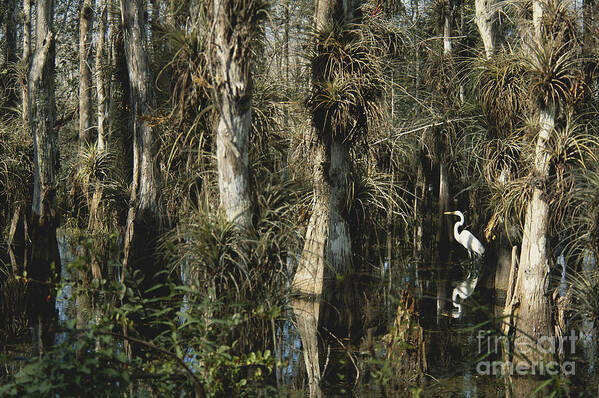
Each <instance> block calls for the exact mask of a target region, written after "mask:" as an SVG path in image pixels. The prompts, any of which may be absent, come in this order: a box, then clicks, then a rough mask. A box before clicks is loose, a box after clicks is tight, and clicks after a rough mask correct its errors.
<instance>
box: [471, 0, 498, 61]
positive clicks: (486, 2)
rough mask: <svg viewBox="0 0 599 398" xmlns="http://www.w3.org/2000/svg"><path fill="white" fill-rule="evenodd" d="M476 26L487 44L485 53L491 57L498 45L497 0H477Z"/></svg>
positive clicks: (488, 57) (475, 3) (485, 44)
mask: <svg viewBox="0 0 599 398" xmlns="http://www.w3.org/2000/svg"><path fill="white" fill-rule="evenodd" d="M474 6H475V12H476V17H475V21H476V26H477V27H478V31H479V33H480V37H481V38H482V40H483V45H484V46H485V54H486V56H487V59H490V58H491V57H492V56H493V54H495V51H496V46H497V10H496V9H495V7H496V5H495V0H475V2H474Z"/></svg>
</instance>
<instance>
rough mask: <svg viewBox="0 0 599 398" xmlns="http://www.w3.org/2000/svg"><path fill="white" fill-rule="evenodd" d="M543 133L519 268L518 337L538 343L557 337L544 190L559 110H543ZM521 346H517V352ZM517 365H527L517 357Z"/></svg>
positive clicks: (539, 356)
mask: <svg viewBox="0 0 599 398" xmlns="http://www.w3.org/2000/svg"><path fill="white" fill-rule="evenodd" d="M538 117H539V134H538V136H537V139H536V140H537V141H536V145H535V161H534V169H533V170H534V174H535V177H536V178H538V180H539V181H538V184H536V186H535V187H534V188H533V192H532V199H531V200H530V202H529V203H528V205H527V209H526V218H525V224H524V231H523V234H522V250H521V253H520V266H519V268H518V286H517V288H516V291H517V293H518V301H519V303H520V306H519V309H518V311H517V321H516V338H517V339H519V340H520V341H529V342H530V341H531V340H530V339H533V340H532V343H533V344H536V342H537V341H538V339H539V338H541V337H545V336H548V337H551V336H553V328H552V327H551V302H550V297H549V294H548V291H549V275H550V268H549V259H548V256H549V249H548V247H547V228H548V223H549V204H548V203H547V199H546V196H545V193H544V190H543V186H544V185H545V184H544V183H545V181H546V180H547V177H548V175H549V157H550V155H549V153H548V151H547V141H548V140H549V137H550V135H551V134H552V132H553V128H554V125H555V107H554V106H552V105H550V106H546V107H545V106H544V107H541V108H540V109H539V115H538ZM517 349H518V347H516V350H517ZM526 357H527V359H528V360H530V361H531V362H532V363H537V364H538V363H539V362H541V361H545V363H547V362H548V361H550V360H551V359H550V358H551V354H549V355H548V354H546V353H542V352H537V350H530V352H527V353H526ZM514 362H515V363H520V362H526V361H525V360H523V359H522V358H516V357H515V358H514Z"/></svg>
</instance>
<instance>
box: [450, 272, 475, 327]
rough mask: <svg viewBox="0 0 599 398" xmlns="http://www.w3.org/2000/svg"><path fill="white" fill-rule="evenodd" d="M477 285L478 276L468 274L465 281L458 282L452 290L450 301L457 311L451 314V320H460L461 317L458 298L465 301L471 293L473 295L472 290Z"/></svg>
mask: <svg viewBox="0 0 599 398" xmlns="http://www.w3.org/2000/svg"><path fill="white" fill-rule="evenodd" d="M477 283H478V274H477V275H475V276H474V275H472V274H468V276H467V277H466V279H465V280H463V281H462V282H460V283H459V284H458V285H457V286H456V287H455V288H454V289H453V293H452V294H451V301H452V302H453V306H454V307H456V308H457V309H458V310H457V312H452V313H451V316H452V317H453V318H460V317H461V316H462V304H458V302H457V300H458V297H460V298H461V299H462V300H466V299H467V298H468V297H470V296H472V293H474V289H475V288H476V284H477Z"/></svg>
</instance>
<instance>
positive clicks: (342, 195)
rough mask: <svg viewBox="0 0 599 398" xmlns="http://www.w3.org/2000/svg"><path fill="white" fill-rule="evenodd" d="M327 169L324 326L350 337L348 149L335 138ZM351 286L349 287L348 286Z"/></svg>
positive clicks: (350, 266) (351, 292)
mask: <svg viewBox="0 0 599 398" xmlns="http://www.w3.org/2000/svg"><path fill="white" fill-rule="evenodd" d="M330 159H331V161H330V167H329V170H328V172H329V174H328V176H329V178H328V180H329V182H330V189H331V191H330V206H329V209H330V216H329V236H328V259H329V263H330V267H329V268H327V269H325V278H324V280H325V287H324V294H323V298H324V301H325V302H326V304H325V306H324V307H323V319H322V321H323V325H326V326H327V328H328V329H329V330H330V331H331V332H332V333H333V334H335V335H336V336H337V337H339V338H344V337H349V336H351V334H352V333H351V328H352V326H354V325H352V312H353V311H355V310H352V307H353V305H352V304H353V303H354V301H355V300H354V297H352V296H353V294H354V293H355V292H356V289H355V288H354V289H352V288H351V287H354V286H353V283H352V282H353V281H352V280H353V279H355V278H351V275H350V274H351V272H352V271H353V266H352V249H351V238H350V233H349V225H348V223H347V219H346V217H347V210H346V209H347V179H348V178H349V166H350V158H349V146H348V144H347V143H343V142H341V141H339V140H338V139H335V138H334V139H333V140H332V142H331V153H330ZM350 286H351V287H350Z"/></svg>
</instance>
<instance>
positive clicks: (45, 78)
mask: <svg viewBox="0 0 599 398" xmlns="http://www.w3.org/2000/svg"><path fill="white" fill-rule="evenodd" d="M53 6H54V4H53V1H52V0H40V1H39V2H38V3H37V27H36V49H35V53H34V56H33V59H32V62H31V67H30V69H29V78H28V93H29V105H30V108H29V110H30V113H29V120H30V125H29V126H30V130H31V135H32V137H33V151H34V176H33V181H34V186H33V202H32V206H31V218H32V220H31V223H30V230H31V241H32V248H31V261H30V262H29V269H28V270H27V274H28V278H30V279H31V286H30V287H29V289H28V291H29V292H30V294H31V296H30V305H31V307H30V311H31V315H33V319H34V322H37V323H38V327H37V330H38V331H40V336H38V339H37V340H38V341H40V343H41V346H40V347H39V352H40V354H41V353H43V352H44V351H45V349H46V347H47V346H48V345H49V344H51V343H52V341H51V340H52V338H51V336H50V335H49V332H48V329H49V326H50V324H51V322H52V321H53V320H54V317H55V310H54V303H55V293H56V292H55V288H54V285H53V283H54V282H56V281H57V280H58V278H59V277H60V256H59V253H58V243H57V240H56V228H57V227H58V225H59V217H58V213H57V211H58V209H57V198H56V191H57V184H56V174H57V171H58V165H59V164H58V162H59V158H58V145H57V137H56V131H55V129H54V122H55V120H56V104H55V96H54V95H55V93H54V54H55V42H54V35H53V32H52V29H53V27H52V25H53V17H54V14H53V12H54V8H53Z"/></svg>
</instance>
